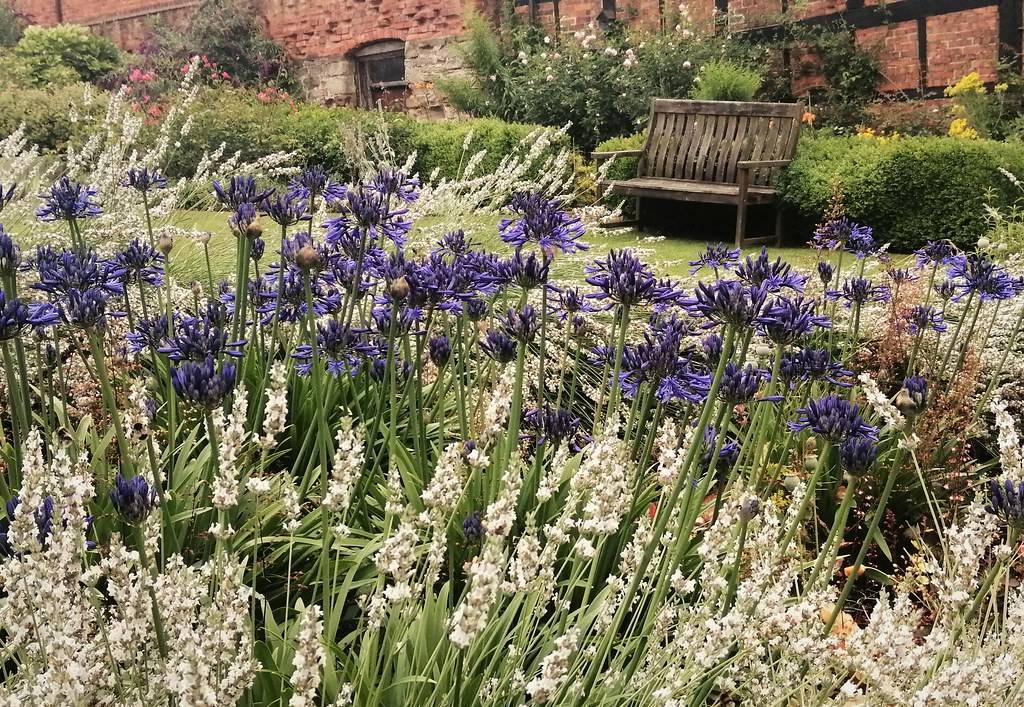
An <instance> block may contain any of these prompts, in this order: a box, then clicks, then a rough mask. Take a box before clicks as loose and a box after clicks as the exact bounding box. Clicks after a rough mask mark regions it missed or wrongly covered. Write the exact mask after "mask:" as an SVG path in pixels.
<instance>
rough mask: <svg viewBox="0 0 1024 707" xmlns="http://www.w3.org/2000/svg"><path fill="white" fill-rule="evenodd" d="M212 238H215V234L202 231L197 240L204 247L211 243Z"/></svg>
mask: <svg viewBox="0 0 1024 707" xmlns="http://www.w3.org/2000/svg"><path fill="white" fill-rule="evenodd" d="M211 238H213V234H212V233H210V232H209V231H200V232H199V234H198V235H197V236H196V239H197V240H198V241H199V242H200V243H202V244H203V245H206V244H207V243H209V242H210V239H211Z"/></svg>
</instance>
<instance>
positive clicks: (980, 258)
mask: <svg viewBox="0 0 1024 707" xmlns="http://www.w3.org/2000/svg"><path fill="white" fill-rule="evenodd" d="M948 273H949V279H950V281H952V282H953V288H954V291H955V292H956V294H955V295H954V296H953V301H954V302H956V301H959V300H961V299H963V298H964V297H966V296H968V295H970V294H974V295H975V296H977V297H978V299H980V300H982V301H983V302H988V301H992V300H1007V299H1011V298H1013V297H1016V296H1017V295H1018V294H1019V293H1020V292H1021V291H1022V289H1024V287H1022V283H1021V281H1020V280H1019V279H1018V278H1015V277H1013V276H1012V275H1010V273H1009V272H1008V271H1007V270H1006V268H1004V267H1003V266H1002V265H997V264H996V263H994V262H992V260H991V259H990V258H989V257H988V256H987V255H985V254H984V253H968V254H967V255H957V256H954V257H952V258H951V259H950V267H949V271H948Z"/></svg>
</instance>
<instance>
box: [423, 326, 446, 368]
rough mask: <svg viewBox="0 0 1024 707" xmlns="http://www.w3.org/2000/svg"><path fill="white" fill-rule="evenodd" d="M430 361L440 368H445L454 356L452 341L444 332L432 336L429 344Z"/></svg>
mask: <svg viewBox="0 0 1024 707" xmlns="http://www.w3.org/2000/svg"><path fill="white" fill-rule="evenodd" d="M427 350H428V352H429V355H430V361H431V363H433V364H434V365H435V366H437V367H438V368H444V367H445V366H446V365H447V364H448V361H449V359H451V357H452V342H451V341H450V340H449V339H448V337H447V336H445V335H444V334H438V335H437V336H432V337H430V342H429V343H428V344H427Z"/></svg>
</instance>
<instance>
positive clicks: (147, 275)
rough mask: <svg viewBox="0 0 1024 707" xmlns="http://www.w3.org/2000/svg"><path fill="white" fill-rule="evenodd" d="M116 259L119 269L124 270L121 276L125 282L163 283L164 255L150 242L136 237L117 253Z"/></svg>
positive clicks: (129, 283)
mask: <svg viewBox="0 0 1024 707" xmlns="http://www.w3.org/2000/svg"><path fill="white" fill-rule="evenodd" d="M114 259H115V261H116V262H117V263H118V265H119V266H120V267H119V268H118V269H119V270H121V271H123V274H122V275H121V278H122V282H124V284H126V285H133V284H138V283H140V282H144V283H146V284H147V285H152V286H153V287H159V286H160V285H162V284H163V281H164V269H163V266H162V263H163V262H164V256H163V255H162V254H161V253H159V252H158V251H157V250H156V248H154V247H153V246H151V245H149V244H148V243H143V242H142V241H140V240H139V239H138V238H136V239H135V240H133V241H132V242H131V243H129V244H128V246H127V247H126V248H125V249H124V250H122V251H121V252H120V253H118V254H117V255H115V256H114Z"/></svg>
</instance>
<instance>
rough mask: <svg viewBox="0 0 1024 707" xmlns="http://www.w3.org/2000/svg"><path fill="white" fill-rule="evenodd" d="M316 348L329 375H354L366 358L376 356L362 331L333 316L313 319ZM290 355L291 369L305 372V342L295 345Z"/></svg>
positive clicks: (308, 353) (309, 360)
mask: <svg viewBox="0 0 1024 707" xmlns="http://www.w3.org/2000/svg"><path fill="white" fill-rule="evenodd" d="M316 328H317V337H316V341H317V350H318V352H319V354H320V357H321V359H322V360H323V361H324V366H325V367H326V369H327V372H328V373H329V374H331V375H332V376H340V375H355V374H357V373H359V371H361V370H362V369H363V365H364V364H365V362H366V359H367V357H370V356H378V355H380V353H381V352H380V350H379V348H378V347H377V346H374V345H372V344H370V343H368V342H367V340H366V337H365V334H366V331H365V330H362V329H355V328H353V327H351V326H347V325H345V324H343V323H342V322H340V321H338V320H337V319H333V318H329V319H324V320H323V321H321V322H317V325H316ZM292 357H293V358H294V359H295V360H296V361H297V363H296V366H295V369H296V370H297V371H298V372H299V373H301V374H302V375H308V374H309V372H310V371H311V370H312V366H313V348H312V347H311V346H310V345H309V344H308V343H303V344H300V345H299V346H296V347H295V353H294V354H292Z"/></svg>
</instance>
